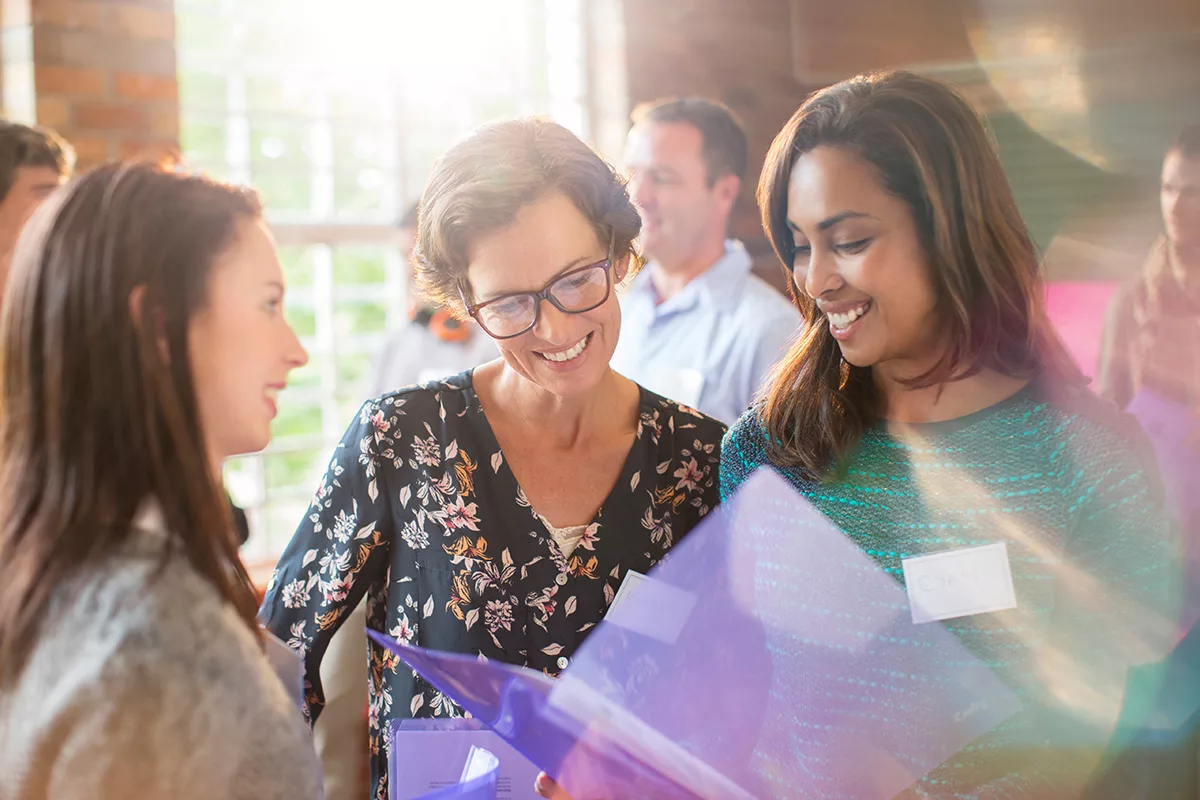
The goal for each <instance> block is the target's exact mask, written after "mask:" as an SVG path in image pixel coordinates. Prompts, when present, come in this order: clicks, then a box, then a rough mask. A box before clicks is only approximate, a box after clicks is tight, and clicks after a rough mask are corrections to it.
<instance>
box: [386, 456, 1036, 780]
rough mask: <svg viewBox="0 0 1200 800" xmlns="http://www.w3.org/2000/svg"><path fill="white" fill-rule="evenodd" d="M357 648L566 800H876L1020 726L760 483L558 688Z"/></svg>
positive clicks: (1004, 695)
mask: <svg viewBox="0 0 1200 800" xmlns="http://www.w3.org/2000/svg"><path fill="white" fill-rule="evenodd" d="M370 634H371V636H372V638H374V639H375V641H377V642H379V643H380V644H382V645H384V646H386V647H388V648H389V649H391V650H392V651H394V652H395V653H397V654H398V655H399V656H400V658H401V659H403V660H404V661H405V662H407V663H408V664H409V665H410V666H411V667H412V668H413V669H415V670H416V671H417V672H418V673H420V674H421V675H422V676H424V677H425V678H426V679H427V680H428V681H430V682H431V683H432V684H433V685H434V686H436V687H437V688H438V689H439V690H440V691H442V692H443V693H445V694H446V695H448V696H449V697H450V698H452V699H453V700H454V701H455V702H457V703H458V704H459V705H461V706H462V707H463V708H464V709H465V710H467V711H468V712H470V713H471V715H473V716H475V717H477V718H478V719H479V720H480V721H481V722H483V723H484V724H486V725H487V726H488V727H490V728H492V729H493V730H494V731H496V733H498V734H499V735H500V736H501V737H502V738H504V739H505V740H507V741H508V742H510V743H511V744H512V745H513V747H515V748H516V749H517V750H518V751H520V752H521V753H522V754H524V755H525V756H526V757H527V758H529V760H530V761H532V762H533V763H534V764H536V765H538V766H539V767H540V768H541V769H543V770H545V771H546V772H547V773H548V774H550V775H551V776H552V777H554V778H555V779H556V780H558V782H559V783H560V784H561V785H562V786H563V788H564V789H565V790H566V791H567V792H568V793H570V794H571V796H572V797H573V798H574V800H606V799H607V800H611V799H612V798H617V797H655V798H706V799H707V800H725V799H726V798H729V799H730V800H732V799H733V798H740V799H744V798H791V797H805V798H814V797H815V798H826V797H829V798H832V797H855V798H865V799H866V800H871V799H872V798H879V800H883V798H889V797H893V796H894V795H895V794H897V793H898V792H900V791H902V790H903V789H905V788H906V787H908V786H910V785H911V784H912V783H914V782H915V781H916V780H918V779H919V778H920V777H921V776H922V775H924V774H925V773H927V772H928V771H929V770H931V769H933V768H934V767H936V766H937V765H938V764H940V763H942V762H943V761H944V760H946V759H947V758H948V757H949V756H951V755H952V754H953V753H955V752H956V751H958V750H960V749H961V748H962V747H963V746H965V745H966V744H968V743H970V742H971V741H973V740H974V739H976V738H978V737H979V736H980V735H982V734H983V733H985V732H987V731H988V730H990V729H991V728H992V727H994V726H995V725H997V724H998V723H1000V722H1001V721H1003V720H1005V719H1006V718H1008V717H1009V716H1011V715H1012V714H1014V713H1015V712H1016V711H1017V710H1018V708H1019V703H1018V701H1017V700H1016V698H1015V697H1014V696H1013V694H1012V693H1011V692H1010V691H1009V690H1008V688H1007V687H1006V686H1005V685H1004V684H1003V683H1001V682H1000V681H999V679H997V678H996V677H995V676H994V675H993V674H992V673H991V671H990V670H988V669H987V668H986V667H985V666H984V665H983V664H981V663H980V662H979V661H978V660H977V659H976V658H975V657H974V656H972V655H971V654H970V653H969V652H968V651H967V650H966V649H965V648H964V647H963V646H962V645H961V644H960V643H959V642H958V640H957V639H955V638H954V636H953V635H952V634H950V633H948V632H947V631H946V630H945V629H944V628H943V627H942V626H941V625H940V624H937V623H933V624H924V625H914V624H913V623H912V619H911V616H910V612H909V606H908V600H907V596H906V594H905V591H904V589H903V588H902V587H901V586H900V584H899V583H898V581H897V580H896V579H895V578H893V577H892V576H890V575H888V574H887V573H886V572H884V571H882V570H881V569H880V568H878V567H877V566H876V565H875V564H874V563H873V562H871V560H870V559H869V558H867V556H866V555H864V554H863V553H862V552H861V551H860V550H859V548H858V547H857V546H856V545H855V544H854V543H853V542H851V541H850V540H849V539H847V538H846V537H845V536H844V535H843V534H842V533H841V532H840V531H839V530H838V529H837V528H836V527H834V526H833V525H832V524H831V523H829V522H828V521H827V520H826V519H825V518H824V516H822V515H821V514H820V513H819V512H818V511H816V510H815V509H813V508H812V507H811V506H810V505H809V504H808V503H807V502H806V501H805V500H804V499H803V498H802V497H800V495H799V494H798V493H797V492H796V491H795V490H794V489H792V487H791V486H790V485H788V484H787V483H786V482H785V481H784V480H783V479H782V478H781V477H780V476H779V475H778V474H776V473H775V472H774V471H772V470H769V469H766V470H760V471H758V472H757V473H755V474H754V475H753V476H751V478H750V479H749V480H748V481H746V483H745V484H744V485H743V486H742V487H741V489H740V490H739V491H738V492H737V494H736V495H735V496H734V497H732V498H731V499H730V500H729V501H728V502H727V503H725V504H723V505H721V506H720V507H718V508H717V509H716V510H714V511H713V512H712V513H711V514H709V515H708V517H706V518H705V519H704V521H703V522H702V523H701V524H700V525H699V526H697V527H696V529H695V530H693V531H692V533H691V534H690V535H689V536H688V537H687V538H686V539H685V540H684V541H683V542H681V543H680V544H679V545H677V546H676V547H675V548H674V549H673V550H672V551H671V553H670V554H669V556H668V557H667V558H666V559H665V560H664V561H663V562H662V563H660V564H659V565H658V566H657V567H656V568H655V569H654V570H653V571H652V572H651V574H650V576H649V580H646V581H642V582H640V583H639V584H638V585H637V586H636V587H635V588H634V589H633V590H632V591H630V592H628V593H627V596H626V597H624V598H622V597H621V596H618V600H617V602H616V603H614V605H613V607H612V608H611V609H610V610H609V612H608V615H607V616H606V618H605V621H604V622H603V623H601V624H600V625H599V626H597V628H596V629H595V631H594V632H593V633H592V635H591V636H590V637H589V638H588V640H587V641H586V642H585V643H584V645H583V646H582V647H581V648H580V650H579V651H578V652H577V653H576V654H575V657H574V659H573V661H572V663H571V666H570V667H569V668H568V669H567V670H566V671H565V672H564V673H563V675H562V676H561V677H560V678H559V679H557V680H553V679H551V678H548V677H546V676H545V675H543V674H541V673H538V672H533V671H530V670H527V669H523V668H520V667H512V666H507V665H503V664H498V663H492V662H487V661H483V660H481V659H479V658H478V657H474V656H462V655H455V654H449V653H442V652H437V651H432V650H426V649H422V648H415V647H408V646H405V645H402V644H400V643H399V642H397V641H395V640H394V639H392V638H390V637H386V636H381V635H379V634H377V633H375V632H373V631H372V632H370Z"/></svg>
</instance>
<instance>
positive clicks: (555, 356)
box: [538, 333, 592, 364]
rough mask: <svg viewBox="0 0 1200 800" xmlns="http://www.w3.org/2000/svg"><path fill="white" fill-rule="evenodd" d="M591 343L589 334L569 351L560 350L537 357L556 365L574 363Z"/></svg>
mask: <svg viewBox="0 0 1200 800" xmlns="http://www.w3.org/2000/svg"><path fill="white" fill-rule="evenodd" d="M591 341H592V334H590V333H589V334H588V335H587V336H585V337H583V338H582V339H580V340H579V341H578V342H577V343H576V344H575V346H574V347H572V348H571V349H569V350H560V351H559V352H557V353H538V355H539V356H541V357H542V358H544V359H546V360H547V361H553V362H554V363H556V364H563V363H565V362H567V361H574V360H575V359H577V358H579V357H580V356H581V355H583V351H584V350H586V349H587V346H588V344H589V343H591Z"/></svg>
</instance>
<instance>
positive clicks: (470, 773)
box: [458, 745, 500, 783]
mask: <svg viewBox="0 0 1200 800" xmlns="http://www.w3.org/2000/svg"><path fill="white" fill-rule="evenodd" d="M499 765H500V759H498V758H496V757H495V756H494V755H492V754H491V752H490V751H488V750H484V749H483V748H482V747H476V746H474V745H472V746H471V752H469V753H467V763H466V764H464V765H463V771H462V775H461V776H459V779H458V782H459V783H467V782H468V781H473V780H475V779H476V778H482V777H483V776H484V775H487V774H488V773H489V772H491V771H492V770H494V769H496V768H497V767H498V766H499Z"/></svg>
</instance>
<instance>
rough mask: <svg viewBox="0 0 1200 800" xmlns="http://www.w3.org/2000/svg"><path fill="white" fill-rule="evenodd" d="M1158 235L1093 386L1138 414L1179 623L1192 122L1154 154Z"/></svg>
mask: <svg viewBox="0 0 1200 800" xmlns="http://www.w3.org/2000/svg"><path fill="white" fill-rule="evenodd" d="M1160 199H1161V206H1162V224H1163V233H1162V235H1161V236H1160V237H1159V238H1158V240H1157V241H1156V242H1155V243H1154V245H1153V247H1152V248H1151V250H1150V254H1149V256H1148V257H1147V259H1146V262H1145V265H1144V266H1143V267H1142V271H1141V274H1140V275H1138V276H1137V278H1136V279H1134V280H1133V281H1132V282H1131V283H1129V284H1127V285H1126V286H1123V287H1121V289H1119V290H1118V292H1117V294H1116V295H1115V296H1114V297H1113V301H1112V304H1111V305H1110V307H1109V313H1108V317H1107V320H1106V322H1105V328H1104V334H1103V337H1102V339H1101V350H1100V370H1099V375H1098V379H1097V390H1098V391H1099V392H1100V393H1101V394H1102V395H1104V396H1105V397H1107V398H1109V399H1110V400H1112V401H1113V402H1115V403H1116V404H1117V405H1118V406H1120V407H1121V408H1125V409H1128V410H1129V411H1130V413H1132V414H1133V415H1134V416H1136V417H1137V418H1138V421H1139V422H1140V423H1141V425H1142V427H1143V428H1144V429H1145V431H1146V433H1147V434H1148V435H1149V437H1150V440H1151V442H1152V444H1153V445H1154V448H1155V451H1156V453H1157V457H1158V462H1159V468H1160V470H1161V471H1162V474H1163V479H1164V483H1165V484H1166V489H1167V499H1168V508H1169V509H1170V511H1171V513H1172V514H1173V515H1174V517H1175V520H1176V522H1177V523H1178V525H1179V526H1180V528H1181V530H1182V532H1183V534H1184V552H1185V560H1186V565H1187V577H1186V589H1185V601H1184V609H1183V620H1182V624H1183V625H1184V626H1185V627H1190V626H1191V625H1193V624H1195V622H1196V621H1197V619H1200V125H1196V126H1192V127H1190V128H1187V129H1185V130H1184V131H1183V132H1182V133H1181V134H1180V135H1179V136H1178V137H1177V138H1176V140H1175V142H1174V143H1173V144H1172V145H1171V147H1170V149H1169V150H1168V151H1167V153H1166V156H1165V157H1164V159H1163V165H1162V184H1161V190H1160Z"/></svg>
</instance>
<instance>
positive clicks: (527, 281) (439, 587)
mask: <svg viewBox="0 0 1200 800" xmlns="http://www.w3.org/2000/svg"><path fill="white" fill-rule="evenodd" d="M639 228H640V221H639V218H638V214H637V211H636V209H635V208H634V206H633V204H632V203H631V202H630V200H629V197H628V194H627V193H626V190H625V187H624V184H623V182H622V181H621V179H620V178H619V177H618V176H617V174H616V173H615V172H614V171H613V170H612V168H611V167H610V166H609V165H608V164H606V163H605V162H604V161H603V160H602V159H601V158H600V157H599V156H597V155H596V154H595V153H594V152H593V151H592V150H591V149H590V148H589V147H588V146H587V145H585V144H584V143H583V142H581V141H580V140H579V139H578V138H576V137H575V136H574V135H573V134H571V133H570V132H569V131H567V130H566V129H565V128H563V127H561V126H559V125H557V124H554V123H552V122H549V121H545V120H537V119H524V120H517V121H511V122H504V123H499V124H496V125H492V126H489V127H485V128H482V129H480V130H479V131H477V132H476V133H474V134H473V135H472V136H470V137H469V138H467V139H466V140H464V141H463V142H461V143H459V144H458V145H456V146H455V147H454V148H452V149H451V150H450V151H449V152H447V153H446V154H445V155H444V156H442V158H441V159H440V160H439V161H438V162H437V163H436V164H435V166H434V169H433V174H432V176H431V178H430V180H429V184H428V186H427V188H426V190H425V193H424V196H423V197H422V199H421V214H420V222H419V232H418V246H417V251H416V255H415V258H414V263H415V268H416V274H417V279H418V282H419V283H420V285H421V286H422V288H423V289H424V291H425V293H426V294H427V295H428V296H429V298H430V299H431V300H433V301H434V302H436V303H441V304H446V305H448V306H450V307H452V308H455V309H457V310H458V312H459V313H460V314H462V315H464V316H467V315H469V316H470V317H472V318H474V319H475V320H476V321H477V322H478V323H479V325H480V327H481V328H482V329H483V331H485V332H486V333H487V334H488V335H489V336H491V337H492V338H493V339H494V340H495V341H496V343H497V345H498V347H499V349H500V352H501V358H500V359H499V360H496V361H493V362H490V363H488V364H485V365H483V366H480V367H477V368H476V369H474V370H473V371H469V372H464V373H462V374H460V375H455V376H453V377H449V378H446V379H444V380H442V381H438V382H434V383H430V384H427V385H425V386H422V387H419V388H410V389H405V390H402V391H399V392H396V393H393V394H386V395H383V396H382V397H380V398H378V399H376V400H372V401H370V402H368V403H367V404H366V405H364V406H363V408H362V409H361V410H360V411H359V413H358V415H357V416H356V417H355V419H354V421H353V422H352V423H351V425H350V427H349V429H348V430H347V431H346V434H345V436H344V437H343V438H342V441H341V443H340V444H339V445H338V447H337V449H336V451H335V453H334V456H333V461H332V463H331V465H330V467H329V471H328V473H327V474H326V476H325V478H324V480H323V481H322V483H321V486H320V489H319V490H318V492H317V496H316V499H315V500H314V501H313V505H312V508H311V510H310V513H309V514H308V516H307V517H306V518H305V519H304V521H303V522H302V523H301V524H300V527H299V529H298V530H297V531H296V534H295V537H294V539H293V540H292V542H291V544H290V545H289V547H288V548H287V551H286V552H285V553H284V555H283V557H282V559H281V561H280V563H279V566H278V569H277V571H276V573H275V575H274V577H273V578H272V581H271V585H270V588H269V590H268V592H267V596H266V599H265V602H264V605H263V609H262V612H261V617H262V618H263V619H264V621H265V623H266V625H267V626H268V627H269V628H270V629H271V630H272V631H273V632H275V633H276V634H277V635H279V636H280V637H282V638H284V639H285V640H289V641H290V643H291V645H292V646H293V647H294V648H296V649H298V650H299V651H300V652H301V653H303V655H304V658H305V661H306V675H307V685H306V695H307V707H308V713H309V716H310V717H311V718H312V719H315V718H316V717H317V715H318V714H319V713H320V711H321V707H322V704H323V695H322V690H321V684H320V680H319V677H318V676H319V667H320V663H321V657H322V654H323V653H324V650H325V647H326V644H327V643H328V641H329V638H330V637H331V636H332V635H333V633H334V631H335V630H337V628H338V625H339V623H340V622H341V621H342V619H343V617H344V615H345V614H346V613H347V612H348V611H349V610H350V609H352V608H353V607H354V606H355V604H356V603H357V602H358V601H359V599H360V598H362V597H363V596H364V594H365V596H366V599H367V600H366V602H367V621H368V622H367V624H368V626H369V627H370V628H372V629H374V630H378V631H382V632H385V633H387V634H390V635H392V636H395V637H398V638H399V639H401V640H402V641H405V642H409V643H413V644H416V645H420V646H422V647H429V648H434V649H438V650H447V651H454V652H460V653H476V654H479V655H481V656H485V657H487V658H490V659H496V660H499V661H503V662H506V663H510V664H519V665H524V666H527V667H530V668H532V669H537V670H542V671H543V672H545V673H546V674H549V675H557V674H559V673H560V672H561V671H562V670H564V669H565V668H566V667H567V665H568V664H569V663H570V659H571V656H572V654H573V653H574V652H575V650H576V649H577V648H578V647H579V645H580V644H581V643H582V641H583V640H584V638H585V637H586V635H587V633H588V631H589V630H591V629H592V628H593V627H594V626H595V625H596V624H597V623H598V622H599V621H600V620H601V618H602V617H603V616H604V613H605V611H606V610H607V609H608V607H609V605H610V604H611V603H612V601H613V597H614V596H615V594H616V592H617V590H618V588H619V587H620V585H621V583H622V581H623V580H624V578H625V576H626V574H627V573H628V572H629V571H630V570H634V571H637V572H639V573H645V572H646V571H648V570H649V569H650V568H651V567H652V566H653V565H654V564H655V563H656V562H657V561H658V560H659V559H660V558H662V557H663V555H664V554H666V552H667V550H668V549H669V548H670V547H671V546H672V545H673V544H674V543H675V542H677V541H679V539H680V538H681V537H682V536H684V535H685V534H686V533H687V532H688V531H689V530H690V529H691V528H692V527H693V526H694V525H695V524H696V523H697V522H698V521H699V520H700V519H701V518H702V517H703V516H704V515H705V514H707V513H708V511H709V510H710V509H712V508H713V507H714V506H715V505H716V503H717V491H718V490H717V477H718V458H719V450H720V441H721V437H722V435H723V434H724V426H723V425H721V423H719V422H717V421H716V420H713V419H711V418H709V417H705V416H703V415H702V414H700V413H698V412H696V411H693V410H691V409H688V408H684V407H682V406H680V405H678V404H677V403H674V402H672V401H670V400H667V399H664V398H662V397H659V396H658V395H655V394H653V393H651V392H649V391H647V390H645V389H643V388H642V387H640V386H638V385H637V384H635V383H633V382H632V381H630V380H628V379H626V378H624V377H622V376H621V375H618V374H617V373H616V372H614V371H613V370H612V369H611V368H610V367H609V358H610V357H611V356H612V353H613V349H614V347H615V346H616V343H617V332H618V329H619V327H620V318H621V312H620V309H619V307H618V304H617V298H616V296H615V293H614V287H615V286H616V285H617V284H618V283H620V282H621V281H622V280H623V279H625V278H626V277H627V276H628V275H629V274H630V272H631V271H632V270H634V269H635V268H636V267H637V266H638V257H637V255H636V253H635V252H634V245H633V242H634V240H635V238H636V237H637V235H638V231H639ZM364 666H366V664H364ZM369 666H370V726H371V773H372V775H371V780H372V787H373V788H372V797H379V798H383V797H386V796H387V786H386V776H387V760H388V757H387V753H386V744H385V731H386V730H387V728H388V725H389V722H390V721H391V720H392V719H395V718H401V717H410V716H412V717H452V716H458V715H460V714H461V712H460V710H459V709H457V708H456V707H455V706H454V705H453V704H452V703H451V702H450V701H449V700H448V699H447V698H445V697H444V696H442V695H441V694H440V693H438V692H437V691H435V690H434V689H433V688H432V687H431V686H430V685H429V684H428V683H426V682H425V681H423V680H421V679H420V678H417V677H415V676H414V675H413V672H412V671H411V670H410V669H408V668H407V667H405V666H404V665H403V664H401V663H399V662H398V661H397V660H396V659H395V658H394V657H390V656H389V655H387V654H386V653H385V652H384V651H383V650H381V649H380V648H378V647H377V646H375V645H374V644H372V645H371V647H370V657H369Z"/></svg>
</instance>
